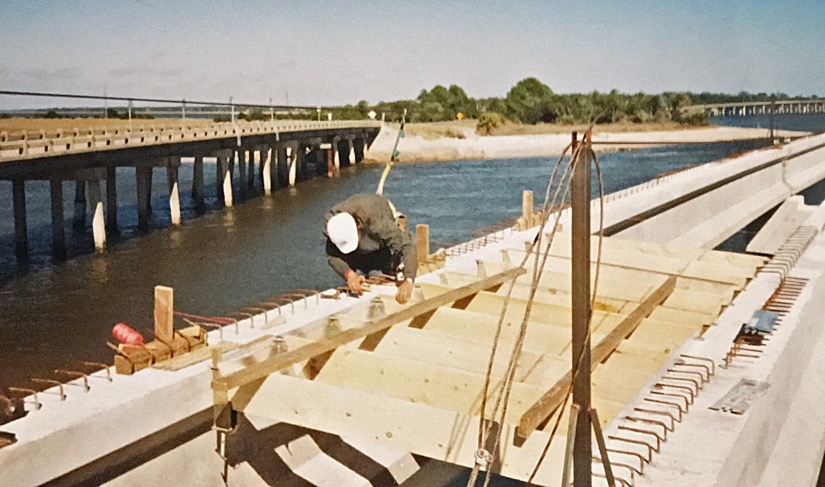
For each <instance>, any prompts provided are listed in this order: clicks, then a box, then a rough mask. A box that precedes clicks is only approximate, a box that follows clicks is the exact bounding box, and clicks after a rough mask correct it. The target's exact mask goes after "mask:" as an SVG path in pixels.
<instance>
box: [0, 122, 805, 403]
mask: <svg viewBox="0 0 825 487" xmlns="http://www.w3.org/2000/svg"><path fill="white" fill-rule="evenodd" d="M811 117H813V116H811ZM778 118H781V117H778ZM764 143H765V142H763V141H748V142H737V143H723V144H708V145H689V146H672V147H660V148H648V149H640V150H635V151H625V152H615V153H610V154H604V155H602V156H600V161H601V166H602V170H603V172H604V180H605V186H606V187H605V191H606V192H607V193H610V192H614V191H618V190H620V189H622V188H625V187H628V186H632V185H635V184H639V183H641V182H644V181H646V180H648V179H650V178H652V177H654V176H656V175H657V174H659V173H662V172H666V171H671V170H674V169H678V168H680V167H684V166H688V165H692V164H698V163H703V162H709V161H713V160H716V159H719V158H722V157H724V156H726V155H728V154H730V153H733V152H740V151H743V150H748V149H753V148H756V147H758V146H761V145H763V144H764ZM552 162H553V161H550V160H548V159H538V158H536V159H512V160H485V161H473V160H470V161H457V162H446V163H438V164H429V163H421V164H405V165H398V166H396V167H395V168H394V169H393V170H392V173H391V174H390V177H389V180H388V181H387V184H386V187H385V190H384V194H385V195H387V196H388V197H390V198H391V199H392V200H393V201H394V203H395V204H396V206H397V207H398V208H399V209H400V210H401V211H403V212H405V213H406V214H407V216H408V219H409V222H410V227H411V228H414V225H415V224H416V223H427V224H429V225H430V234H431V241H432V246H433V250H435V249H436V248H438V247H441V246H448V245H451V244H455V243H460V242H463V241H466V240H469V239H471V238H472V237H473V236H474V233H475V232H477V231H478V230H479V229H482V228H484V227H487V226H490V225H494V224H497V223H500V222H502V221H504V220H507V219H509V218H512V217H513V216H516V215H518V214H520V212H521V192H522V190H524V189H531V190H533V191H534V192H536V195H537V204H538V200H539V199H540V197H539V195H543V194H544V186H545V184H546V180H547V177H548V175H549V172H550V167H551V164H552ZM381 170H382V167H378V166H366V165H360V166H357V167H351V168H347V169H345V170H343V171H342V174H341V177H340V178H335V179H327V178H316V179H314V180H310V181H306V182H303V183H299V184H298V187H297V189H294V190H289V189H279V190H277V191H275V192H274V194H273V196H272V197H271V198H264V197H261V196H259V197H255V198H252V199H250V200H248V201H246V202H243V203H241V204H237V205H236V206H235V207H233V208H227V209H224V208H221V207H220V205H219V204H218V202H217V201H216V200H215V197H214V194H215V191H214V183H215V171H214V167H210V166H209V165H208V164H207V167H206V171H205V173H206V184H207V195H208V196H209V197H208V201H207V205H208V207H209V208H208V211H207V213H206V214H205V215H203V216H197V217H196V215H195V212H194V209H193V207H192V206H191V203H190V198H189V192H188V189H189V188H190V187H191V176H192V174H191V165H188V164H184V165H183V166H182V167H181V171H180V179H181V189H182V195H181V203H182V206H183V208H182V212H183V219H184V222H183V225H181V226H180V227H179V228H171V227H169V215H168V210H167V206H168V205H167V203H166V201H165V198H166V196H165V195H166V194H167V193H166V189H165V174H164V173H163V172H162V171H161V170H156V173H155V176H154V182H155V183H154V193H153V194H154V195H155V197H154V198H153V202H152V205H153V208H154V209H155V214H154V219H155V221H154V224H153V228H152V229H151V230H150V231H148V232H146V233H145V234H139V232H138V230H137V228H136V227H137V216H136V209H135V193H136V192H135V188H134V172H133V171H128V170H123V171H122V172H121V171H119V172H118V183H117V184H118V188H117V189H118V196H119V199H120V202H119V224H120V228H121V234H120V236H119V237H117V238H111V237H110V240H109V248H108V251H107V252H106V253H105V254H103V255H94V254H92V253H90V251H91V249H92V248H93V244H92V242H91V231H90V229H89V228H88V222H87V227H86V228H85V229H81V230H74V229H73V228H72V225H71V215H72V208H73V195H74V186H73V184H68V183H67V184H65V186H64V196H65V202H66V205H65V206H66V235H67V242H68V245H69V255H70V257H69V259H68V260H65V261H61V262H57V261H54V260H52V257H51V255H50V253H51V242H50V239H51V231H50V227H49V222H50V216H49V215H50V213H49V191H48V184H43V183H38V182H29V183H27V188H28V191H27V205H28V216H29V238H30V254H31V255H30V259H29V262H28V263H26V264H18V263H17V262H16V261H15V258H14V252H13V250H14V249H13V247H14V230H13V219H12V214H11V185H10V184H9V183H6V182H0V202H4V204H2V205H0V309H2V311H0V344H2V346H1V347H0V388H3V387H4V386H9V385H18V386H23V387H26V386H30V385H31V384H30V383H29V382H28V379H29V378H30V377H52V376H53V374H51V373H50V371H52V370H54V369H56V368H62V367H68V368H71V366H72V364H74V363H76V362H78V361H81V360H95V361H104V362H110V361H111V352H110V351H109V350H108V349H107V348H106V345H105V342H106V341H107V340H111V335H110V332H111V328H112V326H113V325H114V324H115V323H117V322H119V321H126V322H128V323H130V324H132V326H134V327H135V328H137V329H138V330H140V331H146V330H151V328H152V322H153V321H152V320H153V318H152V311H153V288H154V286H155V285H158V284H162V285H167V286H172V287H174V288H175V305H176V309H179V310H183V311H189V312H194V313H200V314H225V313H227V312H230V311H232V310H237V309H239V308H241V307H243V306H245V305H249V304H252V303H254V302H255V301H260V300H263V299H266V298H267V297H269V296H272V295H277V294H281V293H284V292H288V291H290V290H293V289H297V288H315V289H326V288H329V287H332V286H335V285H339V284H340V283H339V281H338V277H337V276H336V275H335V274H334V273H333V272H332V271H331V270H330V269H329V268H328V266H327V264H326V259H325V256H324V252H323V240H322V236H321V222H322V218H323V214H324V213H325V212H326V211H327V209H329V208H330V207H331V206H333V205H334V204H336V203H338V202H340V201H342V200H344V199H345V198H347V197H348V196H350V195H352V194H355V193H361V192H373V191H375V187H376V185H377V182H378V180H379V177H380V173H381ZM594 191H595V185H594ZM0 393H1V391H0Z"/></svg>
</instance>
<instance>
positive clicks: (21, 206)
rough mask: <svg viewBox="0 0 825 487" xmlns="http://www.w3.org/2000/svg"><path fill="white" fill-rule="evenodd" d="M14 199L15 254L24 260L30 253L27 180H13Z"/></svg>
mask: <svg viewBox="0 0 825 487" xmlns="http://www.w3.org/2000/svg"><path fill="white" fill-rule="evenodd" d="M11 184H12V199H13V200H14V201H13V203H12V204H13V206H14V252H15V254H16V255H17V259H18V260H24V259H25V258H26V256H27V255H28V253H29V237H28V227H27V225H26V180H25V179H22V178H16V179H13V180H12V182H11Z"/></svg>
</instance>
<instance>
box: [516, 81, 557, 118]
mask: <svg viewBox="0 0 825 487" xmlns="http://www.w3.org/2000/svg"><path fill="white" fill-rule="evenodd" d="M504 102H505V104H506V105H507V112H508V114H509V115H510V117H512V118H514V119H515V120H518V121H520V122H524V123H538V122H551V121H554V120H555V119H556V112H555V110H554V106H553V103H552V102H553V91H552V90H550V87H549V86H547V85H545V84H544V83H542V82H541V81H539V80H537V79H536V78H525V79H523V80H521V81H519V82H518V83H516V84H515V86H513V87H512V88H510V91H509V92H508V93H507V96H506V97H505V99H504Z"/></svg>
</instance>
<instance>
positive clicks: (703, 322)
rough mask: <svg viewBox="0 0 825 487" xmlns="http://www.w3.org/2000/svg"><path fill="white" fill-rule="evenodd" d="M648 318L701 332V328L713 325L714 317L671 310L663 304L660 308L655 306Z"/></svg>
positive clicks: (681, 310) (682, 310)
mask: <svg viewBox="0 0 825 487" xmlns="http://www.w3.org/2000/svg"><path fill="white" fill-rule="evenodd" d="M650 318H652V319H654V320H659V321H667V322H668V323H675V324H679V325H685V326H692V327H694V328H695V329H697V330H701V329H702V328H703V327H705V326H710V325H711V324H713V321H714V320H715V319H716V316H713V315H710V314H707V313H697V312H694V311H687V310H684V309H676V308H671V307H668V306H667V305H664V304H663V305H661V306H657V307H656V309H654V310H653V313H651V314H650Z"/></svg>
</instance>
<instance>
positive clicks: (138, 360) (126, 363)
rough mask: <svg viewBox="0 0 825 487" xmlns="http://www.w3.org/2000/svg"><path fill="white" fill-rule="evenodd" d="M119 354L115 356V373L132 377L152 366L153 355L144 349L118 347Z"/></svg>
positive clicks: (130, 346) (127, 346) (125, 346)
mask: <svg viewBox="0 0 825 487" xmlns="http://www.w3.org/2000/svg"><path fill="white" fill-rule="evenodd" d="M117 348H118V350H119V351H120V353H119V354H117V355H115V372H117V373H118V374H124V375H131V374H134V373H135V372H137V371H138V370H141V369H145V368H146V367H149V366H150V365H152V355H151V354H150V353H149V352H148V351H147V350H146V349H144V348H143V347H136V346H133V345H124V344H120V345H118V347H117Z"/></svg>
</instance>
